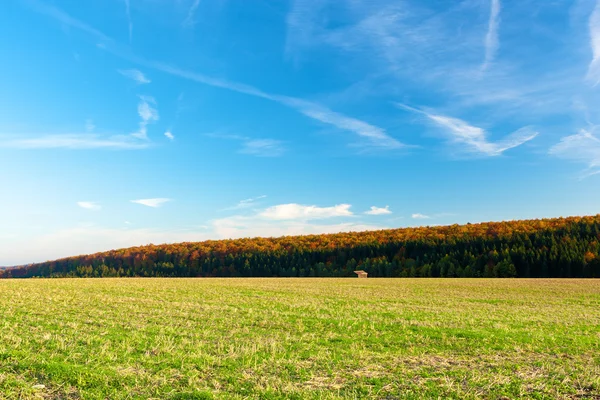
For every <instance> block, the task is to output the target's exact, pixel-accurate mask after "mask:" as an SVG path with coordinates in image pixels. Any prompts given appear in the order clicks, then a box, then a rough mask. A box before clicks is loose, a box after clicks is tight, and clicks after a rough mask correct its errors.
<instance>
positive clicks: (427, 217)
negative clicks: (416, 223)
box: [412, 213, 431, 219]
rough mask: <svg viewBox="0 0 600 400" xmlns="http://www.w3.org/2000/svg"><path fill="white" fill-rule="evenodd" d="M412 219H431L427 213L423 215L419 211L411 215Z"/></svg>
mask: <svg viewBox="0 0 600 400" xmlns="http://www.w3.org/2000/svg"><path fill="white" fill-rule="evenodd" d="M412 218H413V219H431V217H430V216H429V215H425V214H421V213H416V214H413V215H412Z"/></svg>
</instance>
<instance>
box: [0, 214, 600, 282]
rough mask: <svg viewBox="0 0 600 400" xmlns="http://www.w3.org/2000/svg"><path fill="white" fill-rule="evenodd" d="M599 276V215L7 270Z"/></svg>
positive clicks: (101, 256) (246, 242)
mask: <svg viewBox="0 0 600 400" xmlns="http://www.w3.org/2000/svg"><path fill="white" fill-rule="evenodd" d="M357 269H360V270H364V271H366V272H368V273H369V277H447V278H453V277H487V278H492V277H497V278H507V277H520V278H598V277H600V214H599V215H596V216H587V217H569V218H554V219H537V220H523V221H507V222H489V223H479V224H466V225H450V226H438V227H420V228H402V229H389V230H380V231H368V232H351V233H339V234H324V235H306V236H287V237H279V238H247V239H235V240H216V241H204V242H190V243H179V244H165V245H147V246H140V247H133V248H127V249H120V250H112V251H107V252H102V253H96V254H91V255H84V256H76V257H69V258H64V259H60V260H55V261H48V262H43V263H37V264H30V265H25V266H20V267H16V268H11V269H5V270H0V278H32V277H53V278H54V277H56V278H59V277H352V276H355V274H354V272H353V271H355V270H357Z"/></svg>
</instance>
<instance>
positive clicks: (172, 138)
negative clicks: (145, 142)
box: [165, 131, 175, 140]
mask: <svg viewBox="0 0 600 400" xmlns="http://www.w3.org/2000/svg"><path fill="white" fill-rule="evenodd" d="M165 137H166V138H167V139H169V140H175V136H174V135H173V134H172V133H171V131H166V132H165Z"/></svg>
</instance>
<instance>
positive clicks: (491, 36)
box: [481, 0, 500, 71]
mask: <svg viewBox="0 0 600 400" xmlns="http://www.w3.org/2000/svg"><path fill="white" fill-rule="evenodd" d="M499 26H500V0H491V1H490V20H489V22H488V30H487V34H486V35H485V59H484V61H483V64H482V65H481V70H482V71H485V70H487V69H488V68H489V66H490V65H491V64H492V62H493V61H494V58H495V57H496V53H497V52H498V47H499V41H498V28H499Z"/></svg>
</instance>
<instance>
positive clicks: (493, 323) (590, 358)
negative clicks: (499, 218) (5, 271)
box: [0, 278, 600, 399]
mask: <svg viewBox="0 0 600 400" xmlns="http://www.w3.org/2000/svg"><path fill="white" fill-rule="evenodd" d="M254 398H260V399H284V398H285V399H338V398H348V399H361V398H373V399H423V398H456V399H477V398H486V399H506V398H511V399H512V398H528V399H529V398H531V399H554V398H563V399H600V281H594V280H520V279H519V280H516V279H512V280H501V279H495V280H487V279H361V280H359V279H318V278H316V279H310V278H306V279H258V278H257V279H56V280H42V279H32V280H4V281H0V399H254Z"/></svg>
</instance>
